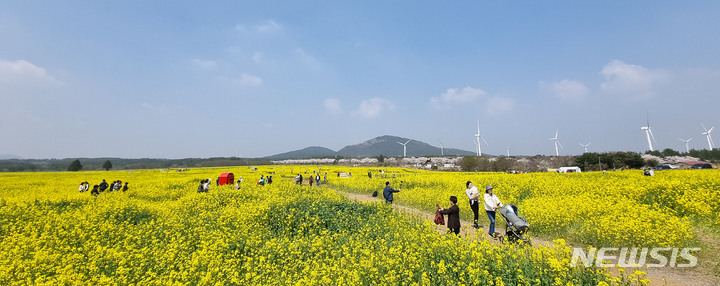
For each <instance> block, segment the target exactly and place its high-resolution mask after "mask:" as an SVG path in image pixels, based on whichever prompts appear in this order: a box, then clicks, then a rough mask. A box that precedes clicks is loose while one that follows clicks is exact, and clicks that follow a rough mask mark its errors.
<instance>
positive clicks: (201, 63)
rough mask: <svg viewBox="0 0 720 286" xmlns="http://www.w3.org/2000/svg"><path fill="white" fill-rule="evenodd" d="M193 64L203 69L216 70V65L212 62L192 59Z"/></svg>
mask: <svg viewBox="0 0 720 286" xmlns="http://www.w3.org/2000/svg"><path fill="white" fill-rule="evenodd" d="M193 63H195V64H196V65H198V66H199V67H201V68H203V69H208V70H210V69H215V68H217V63H216V62H215V61H212V60H200V59H193Z"/></svg>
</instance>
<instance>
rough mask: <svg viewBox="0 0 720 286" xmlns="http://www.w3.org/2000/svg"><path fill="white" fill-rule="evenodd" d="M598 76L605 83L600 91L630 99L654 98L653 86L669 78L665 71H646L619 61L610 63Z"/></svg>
mask: <svg viewBox="0 0 720 286" xmlns="http://www.w3.org/2000/svg"><path fill="white" fill-rule="evenodd" d="M600 74H602V75H603V76H604V77H605V82H603V83H602V84H601V85H600V88H601V89H602V91H604V92H606V93H608V94H611V95H616V96H622V97H626V98H631V99H644V98H649V97H653V96H655V91H654V90H653V88H654V87H655V85H656V84H658V83H660V82H662V81H664V80H665V79H666V78H667V77H668V76H669V73H668V72H666V71H662V70H648V69H646V68H644V67H641V66H637V65H630V64H626V63H624V62H622V61H619V60H612V61H610V63H608V64H607V65H606V66H605V67H604V68H603V70H602V71H601V72H600Z"/></svg>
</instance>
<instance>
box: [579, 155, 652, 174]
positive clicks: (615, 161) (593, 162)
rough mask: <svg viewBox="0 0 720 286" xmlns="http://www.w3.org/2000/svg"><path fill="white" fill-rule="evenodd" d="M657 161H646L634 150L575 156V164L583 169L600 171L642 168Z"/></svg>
mask: <svg viewBox="0 0 720 286" xmlns="http://www.w3.org/2000/svg"><path fill="white" fill-rule="evenodd" d="M657 164H658V163H657V162H646V161H645V160H644V159H643V158H642V155H640V154H638V153H635V152H610V153H585V154H583V155H582V156H578V157H576V158H575V163H574V165H575V166H578V167H580V168H581V169H583V171H600V170H608V169H609V170H613V169H621V168H623V167H625V168H630V169H638V168H642V167H644V166H646V165H652V166H655V165H657Z"/></svg>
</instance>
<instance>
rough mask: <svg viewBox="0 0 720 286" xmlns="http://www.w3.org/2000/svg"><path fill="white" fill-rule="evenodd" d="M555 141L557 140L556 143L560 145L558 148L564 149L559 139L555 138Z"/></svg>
mask: <svg viewBox="0 0 720 286" xmlns="http://www.w3.org/2000/svg"><path fill="white" fill-rule="evenodd" d="M555 142H557V143H558V145H560V149H563V150H565V148H563V146H562V144H560V141H559V140H555Z"/></svg>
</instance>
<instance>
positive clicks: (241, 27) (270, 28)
mask: <svg viewBox="0 0 720 286" xmlns="http://www.w3.org/2000/svg"><path fill="white" fill-rule="evenodd" d="M235 30H236V31H239V32H257V33H275V32H281V31H282V30H283V26H282V25H280V24H278V23H277V22H275V20H268V21H266V22H265V23H262V24H259V25H254V26H250V27H248V26H247V25H245V24H237V25H235Z"/></svg>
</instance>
